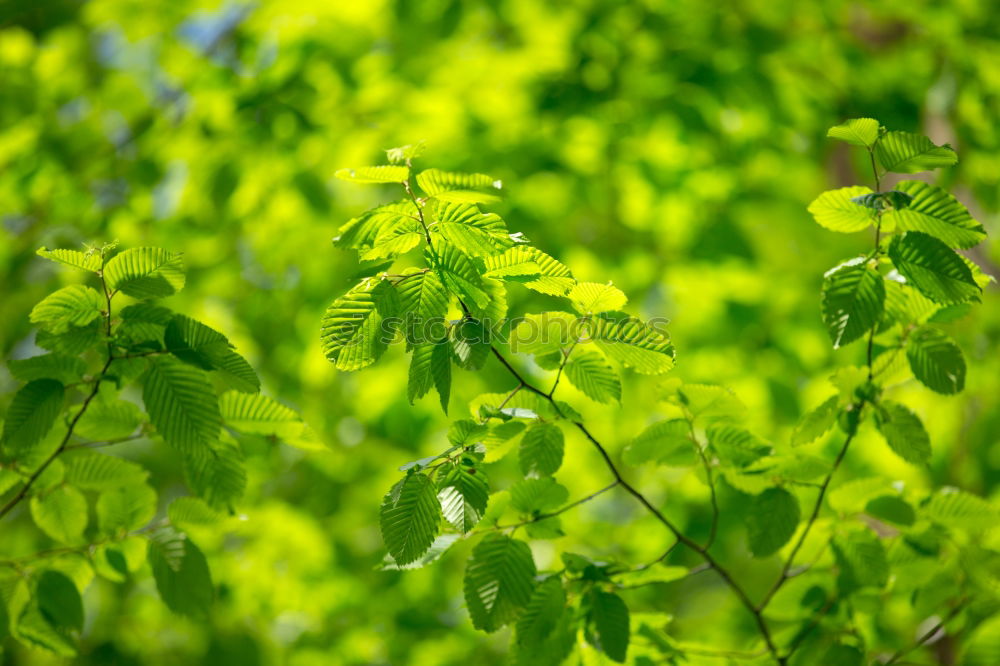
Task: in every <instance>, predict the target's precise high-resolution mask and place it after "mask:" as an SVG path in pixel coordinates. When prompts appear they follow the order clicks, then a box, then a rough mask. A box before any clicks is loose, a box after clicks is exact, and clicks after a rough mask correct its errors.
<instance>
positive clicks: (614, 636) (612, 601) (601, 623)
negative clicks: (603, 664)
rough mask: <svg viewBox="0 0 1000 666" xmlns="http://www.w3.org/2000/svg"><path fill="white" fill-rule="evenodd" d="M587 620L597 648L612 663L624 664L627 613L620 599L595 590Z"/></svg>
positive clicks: (627, 635) (627, 636) (626, 650)
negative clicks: (592, 631)
mask: <svg viewBox="0 0 1000 666" xmlns="http://www.w3.org/2000/svg"><path fill="white" fill-rule="evenodd" d="M589 620H590V622H591V623H592V625H593V627H594V633H595V637H596V639H597V645H598V647H599V648H600V649H601V650H602V651H603V652H604V654H606V655H608V657H610V658H611V660H612V661H617V662H618V663H620V664H624V663H625V657H626V654H627V652H628V642H629V613H628V606H626V605H625V602H624V601H622V598H621V597H619V596H618V595H617V594H613V593H610V592H602V591H600V590H596V591H595V592H594V593H593V594H592V595H591V598H590V614H589Z"/></svg>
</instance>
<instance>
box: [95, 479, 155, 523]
mask: <svg viewBox="0 0 1000 666" xmlns="http://www.w3.org/2000/svg"><path fill="white" fill-rule="evenodd" d="M154 515H156V491H155V490H153V489H152V488H150V487H149V486H148V485H147V484H145V483H133V484H129V485H124V486H118V487H116V488H111V489H110V490H105V491H103V492H101V494H100V495H99V496H98V498H97V524H98V526H100V528H101V532H102V533H103V534H107V535H115V534H122V533H126V532H131V531H133V530H137V529H139V528H140V527H145V525H146V524H147V523H148V522H149V521H150V520H152V519H153V516H154Z"/></svg>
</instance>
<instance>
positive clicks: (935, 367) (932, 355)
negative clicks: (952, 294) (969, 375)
mask: <svg viewBox="0 0 1000 666" xmlns="http://www.w3.org/2000/svg"><path fill="white" fill-rule="evenodd" d="M906 358H907V360H909V362H910V369H911V370H912V371H913V376H914V377H916V378H917V379H919V380H920V382H921V383H923V384H924V386H926V387H927V388H929V389H931V390H932V391H936V392H938V393H943V394H945V395H951V394H954V393H958V392H959V391H961V390H962V389H963V388H965V357H964V356H963V355H962V350H961V349H960V348H959V346H958V345H957V344H955V341H954V340H952V339H951V338H949V337H948V336H947V335H945V334H944V333H943V332H942V331H941V330H940V329H937V328H933V327H930V326H922V327H921V328H918V329H917V330H916V331H914V332H913V333H911V334H910V336H909V337H908V338H907V340H906Z"/></svg>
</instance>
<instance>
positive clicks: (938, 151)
mask: <svg viewBox="0 0 1000 666" xmlns="http://www.w3.org/2000/svg"><path fill="white" fill-rule="evenodd" d="M875 156H876V157H877V158H878V163H879V165H880V166H881V167H882V169H883V170H885V171H886V172H889V171H892V172H894V173H919V172H920V171H930V170H931V169H937V168H939V167H946V166H951V165H953V164H955V163H956V162H958V155H956V154H955V151H954V150H952V149H951V148H950V147H948V146H935V145H934V143H933V142H932V141H931V140H930V139H928V138H927V137H925V136H922V135H920V134H911V133H910V132H886V133H885V134H884V135H883V136H882V137H880V138H879V141H878V143H877V144H875Z"/></svg>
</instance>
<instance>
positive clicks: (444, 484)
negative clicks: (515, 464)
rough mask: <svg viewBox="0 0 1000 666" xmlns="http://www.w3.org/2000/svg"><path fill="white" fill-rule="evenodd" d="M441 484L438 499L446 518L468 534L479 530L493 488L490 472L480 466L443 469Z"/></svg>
mask: <svg viewBox="0 0 1000 666" xmlns="http://www.w3.org/2000/svg"><path fill="white" fill-rule="evenodd" d="M442 470H443V471H444V473H443V474H442V476H441V480H440V482H439V484H438V487H439V488H440V490H439V491H438V500H439V501H440V502H441V511H442V513H443V515H444V519H445V520H447V521H448V522H449V523H451V524H452V525H453V526H454V527H455V529H457V530H459V531H460V532H462V534H465V533H467V532H469V531H470V530H471V529H472V528H473V527H475V526H476V525H477V524H478V523H479V521H480V520H481V519H482V517H483V514H484V513H486V505H487V504H488V503H489V499H490V485H489V479H488V478H487V477H486V473H485V472H484V471H483V469H482V468H481V467H479V466H478V465H469V466H467V465H464V464H456V465H450V466H447V467H443V468H442Z"/></svg>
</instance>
